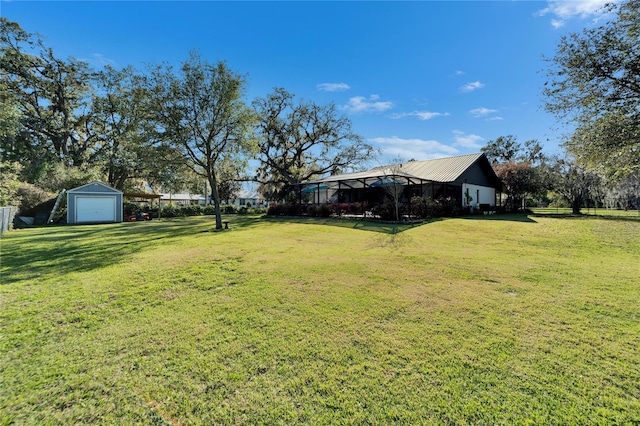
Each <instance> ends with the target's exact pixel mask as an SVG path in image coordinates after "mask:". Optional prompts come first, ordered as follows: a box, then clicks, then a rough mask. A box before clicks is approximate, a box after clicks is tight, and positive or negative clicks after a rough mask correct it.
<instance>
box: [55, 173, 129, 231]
mask: <svg viewBox="0 0 640 426" xmlns="http://www.w3.org/2000/svg"><path fill="white" fill-rule="evenodd" d="M113 222H122V192H120V191H118V190H117V189H114V188H112V187H110V186H109V185H105V184H104V183H100V182H92V183H89V184H86V185H82V186H79V187H77V188H73V189H70V190H69V191H67V223H113Z"/></svg>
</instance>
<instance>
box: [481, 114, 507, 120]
mask: <svg viewBox="0 0 640 426" xmlns="http://www.w3.org/2000/svg"><path fill="white" fill-rule="evenodd" d="M501 120H504V118H502V117H500V116H498V115H496V116H495V117H489V118H487V119H486V120H485V121H501Z"/></svg>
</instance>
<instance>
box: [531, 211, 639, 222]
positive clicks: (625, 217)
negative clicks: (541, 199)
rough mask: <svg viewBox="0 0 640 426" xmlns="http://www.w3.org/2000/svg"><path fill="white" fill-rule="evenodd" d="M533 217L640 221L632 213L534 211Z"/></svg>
mask: <svg viewBox="0 0 640 426" xmlns="http://www.w3.org/2000/svg"><path fill="white" fill-rule="evenodd" d="M529 216H533V217H548V218H553V219H565V220H567V219H568V220H589V219H598V220H608V221H613V222H632V223H640V216H632V215H617V214H573V213H546V212H534V213H531V214H529Z"/></svg>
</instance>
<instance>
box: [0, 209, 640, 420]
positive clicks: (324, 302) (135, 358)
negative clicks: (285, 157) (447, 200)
mask: <svg viewBox="0 0 640 426" xmlns="http://www.w3.org/2000/svg"><path fill="white" fill-rule="evenodd" d="M228 219H229V221H230V222H231V223H230V227H231V229H230V230H228V231H224V232H211V229H212V228H213V222H212V219H211V218H209V217H200V218H188V219H176V220H161V221H152V222H148V223H123V224H115V225H102V226H73V227H71V226H69V227H59V228H42V229H30V230H19V231H11V232H8V233H6V234H4V236H3V237H2V240H1V244H2V245H1V266H0V273H1V276H0V282H1V285H0V303H1V306H0V353H1V357H0V424H11V423H12V422H13V423H15V424H38V425H40V424H45V425H46V424H88V423H98V424H156V425H191V424H205V425H209V424H286V425H289V424H302V423H306V424H390V423H398V424H462V425H464V424H473V425H477V424H602V425H609V424H638V423H640V263H639V259H640V221H639V220H636V219H635V218H633V217H627V218H625V217H618V218H615V220H613V219H607V218H593V217H571V216H556V215H545V214H536V215H532V216H524V215H504V216H484V217H474V218H458V219H446V220H440V221H433V222H431V223H425V224H422V225H419V226H395V225H380V224H375V223H368V222H350V221H336V220H312V219H309V220H305V219H268V218H267V219H263V218H257V217H229V218H228Z"/></svg>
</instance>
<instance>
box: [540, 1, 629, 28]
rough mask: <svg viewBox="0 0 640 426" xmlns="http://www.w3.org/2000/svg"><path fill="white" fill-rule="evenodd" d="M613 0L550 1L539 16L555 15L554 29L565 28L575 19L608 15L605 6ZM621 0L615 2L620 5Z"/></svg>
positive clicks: (552, 21) (552, 22) (552, 23)
mask: <svg viewBox="0 0 640 426" xmlns="http://www.w3.org/2000/svg"><path fill="white" fill-rule="evenodd" d="M611 2H612V0H548V1H547V7H546V8H544V9H542V10H540V11H538V13H537V14H536V15H537V16H545V15H549V14H550V15H554V16H555V19H551V25H552V26H553V27H554V28H560V27H562V26H564V24H565V23H566V21H567V20H569V19H573V18H581V19H585V18H591V17H594V18H600V17H602V16H604V15H606V11H605V9H604V6H605V5H606V4H607V3H611ZM619 2H620V0H613V3H619Z"/></svg>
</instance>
